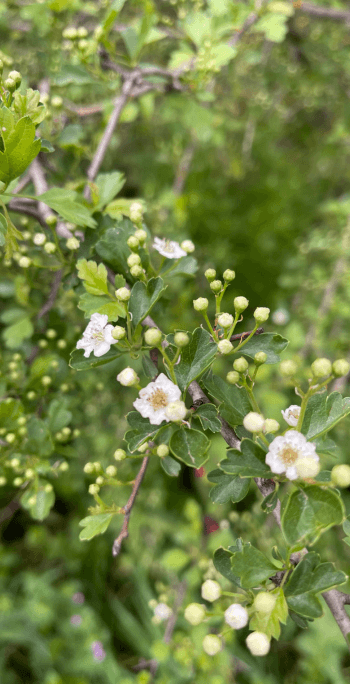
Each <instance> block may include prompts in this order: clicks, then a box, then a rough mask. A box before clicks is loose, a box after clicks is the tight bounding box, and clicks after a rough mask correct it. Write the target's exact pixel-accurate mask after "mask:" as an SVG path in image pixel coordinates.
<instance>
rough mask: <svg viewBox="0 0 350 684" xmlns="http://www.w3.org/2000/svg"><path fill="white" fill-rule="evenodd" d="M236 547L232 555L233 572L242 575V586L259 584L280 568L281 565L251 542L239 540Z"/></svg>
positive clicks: (247, 587)
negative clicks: (273, 561) (272, 560)
mask: <svg viewBox="0 0 350 684" xmlns="http://www.w3.org/2000/svg"><path fill="white" fill-rule="evenodd" d="M231 548H232V547H231ZM236 549H237V550H236V551H235V552H234V553H233V554H232V557H231V568H232V571H233V573H234V574H235V575H238V577H240V579H241V584H242V587H244V588H246V589H250V588H251V587H256V586H258V585H259V584H261V582H264V581H265V580H267V579H268V578H269V577H271V576H272V575H275V573H276V572H277V571H278V570H280V566H279V565H275V564H274V563H272V562H271V561H270V560H269V559H268V558H266V556H264V554H263V553H261V551H259V550H258V549H256V548H255V547H254V546H251V544H250V543H249V542H247V543H242V541H241V540H238V541H237V543H236Z"/></svg>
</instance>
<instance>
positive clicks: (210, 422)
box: [193, 404, 221, 432]
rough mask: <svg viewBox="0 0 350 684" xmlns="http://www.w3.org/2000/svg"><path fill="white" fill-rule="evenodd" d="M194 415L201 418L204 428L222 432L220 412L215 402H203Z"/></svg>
mask: <svg viewBox="0 0 350 684" xmlns="http://www.w3.org/2000/svg"><path fill="white" fill-rule="evenodd" d="M193 417H194V418H198V419H199V420H200V422H201V425H202V428H203V430H210V432H220V430H221V422H220V419H219V418H218V412H217V409H216V406H214V404H202V406H198V408H197V409H196V411H195V413H194V414H193Z"/></svg>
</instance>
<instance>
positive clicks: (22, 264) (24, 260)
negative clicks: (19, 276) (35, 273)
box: [18, 256, 32, 268]
mask: <svg viewBox="0 0 350 684" xmlns="http://www.w3.org/2000/svg"><path fill="white" fill-rule="evenodd" d="M31 263H32V260H31V259H29V257H27V256H22V257H21V258H20V259H19V261H18V266H20V267H21V268H29V266H30V264H31Z"/></svg>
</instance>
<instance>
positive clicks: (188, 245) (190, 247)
mask: <svg viewBox="0 0 350 684" xmlns="http://www.w3.org/2000/svg"><path fill="white" fill-rule="evenodd" d="M180 247H181V249H183V250H184V252H187V254H191V253H192V252H194V250H195V249H196V248H195V246H194V244H193V242H192V240H183V242H181V245H180Z"/></svg>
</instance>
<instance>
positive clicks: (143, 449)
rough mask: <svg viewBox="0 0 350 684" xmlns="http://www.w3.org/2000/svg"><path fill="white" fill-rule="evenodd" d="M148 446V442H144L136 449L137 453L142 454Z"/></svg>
mask: <svg viewBox="0 0 350 684" xmlns="http://www.w3.org/2000/svg"><path fill="white" fill-rule="evenodd" d="M148 446H149V445H148V442H144V443H143V444H140V446H139V447H138V449H137V451H139V452H140V454H144V453H145V451H147V449H148Z"/></svg>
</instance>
